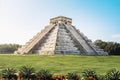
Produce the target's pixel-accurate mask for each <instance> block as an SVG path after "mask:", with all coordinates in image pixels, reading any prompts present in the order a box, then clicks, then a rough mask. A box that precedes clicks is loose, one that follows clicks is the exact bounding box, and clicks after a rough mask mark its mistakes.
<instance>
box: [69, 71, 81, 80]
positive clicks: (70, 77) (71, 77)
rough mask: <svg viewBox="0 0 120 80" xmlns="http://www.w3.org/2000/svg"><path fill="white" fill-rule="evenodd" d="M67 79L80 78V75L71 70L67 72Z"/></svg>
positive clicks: (77, 79)
mask: <svg viewBox="0 0 120 80" xmlns="http://www.w3.org/2000/svg"><path fill="white" fill-rule="evenodd" d="M67 79H68V80H80V76H79V75H78V74H76V73H75V72H71V73H68V74H67Z"/></svg>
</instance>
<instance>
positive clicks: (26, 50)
mask: <svg viewBox="0 0 120 80" xmlns="http://www.w3.org/2000/svg"><path fill="white" fill-rule="evenodd" d="M54 26H55V25H52V24H51V25H49V26H46V27H45V29H44V30H42V31H41V32H40V33H38V34H37V35H36V36H34V37H33V38H32V39H30V41H29V42H27V43H26V44H25V45H23V46H22V47H21V48H19V49H18V51H16V52H15V54H19V53H20V54H25V53H29V52H30V50H31V49H32V48H33V47H34V46H35V45H36V44H37V43H38V42H39V41H40V40H41V39H42V38H43V37H44V36H45V35H46V34H47V33H48V32H49V31H50V30H51V29H52V28H53V27H54Z"/></svg>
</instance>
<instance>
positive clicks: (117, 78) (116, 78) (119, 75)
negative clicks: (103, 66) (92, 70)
mask: <svg viewBox="0 0 120 80" xmlns="http://www.w3.org/2000/svg"><path fill="white" fill-rule="evenodd" d="M105 78H106V80H120V72H119V71H117V70H116V69H111V70H109V71H108V73H107V74H106V76H105Z"/></svg>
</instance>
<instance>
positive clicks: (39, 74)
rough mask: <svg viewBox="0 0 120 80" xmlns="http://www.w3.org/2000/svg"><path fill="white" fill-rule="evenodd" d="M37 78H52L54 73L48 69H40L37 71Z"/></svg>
mask: <svg viewBox="0 0 120 80" xmlns="http://www.w3.org/2000/svg"><path fill="white" fill-rule="evenodd" d="M36 78H37V80H51V78H52V74H51V73H50V72H49V71H48V70H40V71H38V72H37V73H36Z"/></svg>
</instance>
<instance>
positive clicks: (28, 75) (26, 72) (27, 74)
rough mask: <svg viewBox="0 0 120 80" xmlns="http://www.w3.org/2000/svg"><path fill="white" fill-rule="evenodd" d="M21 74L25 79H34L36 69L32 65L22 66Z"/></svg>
mask: <svg viewBox="0 0 120 80" xmlns="http://www.w3.org/2000/svg"><path fill="white" fill-rule="evenodd" d="M20 76H21V77H22V78H23V79H27V80H34V79H33V78H34V77H35V70H34V68H33V67H31V66H22V67H21V68H20Z"/></svg>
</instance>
